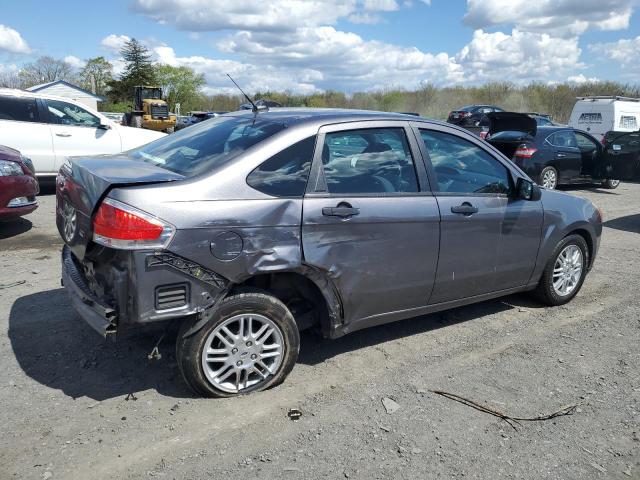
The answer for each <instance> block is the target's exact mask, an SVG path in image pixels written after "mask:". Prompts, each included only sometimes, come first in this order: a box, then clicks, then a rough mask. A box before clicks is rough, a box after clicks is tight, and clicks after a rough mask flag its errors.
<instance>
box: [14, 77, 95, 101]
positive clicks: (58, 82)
mask: <svg viewBox="0 0 640 480" xmlns="http://www.w3.org/2000/svg"><path fill="white" fill-rule="evenodd" d="M54 85H65V86H67V87H69V88H73V89H74V90H78V91H79V92H82V93H84V94H86V95H88V96H90V97H93V98H95V99H96V100H98V101H99V102H104V100H105V99H104V97H101V96H100V95H96V94H95V93H91V92H90V91H89V90H85V89H84V88H82V87H79V86H78V85H74V84H73V83H69V82H66V81H64V80H56V81H54V82H47V83H41V84H40V85H34V86H33V87H29V88H27V89H26V90H28V91H29V92H40V91H42V90H45V89H47V88H49V87H52V86H54Z"/></svg>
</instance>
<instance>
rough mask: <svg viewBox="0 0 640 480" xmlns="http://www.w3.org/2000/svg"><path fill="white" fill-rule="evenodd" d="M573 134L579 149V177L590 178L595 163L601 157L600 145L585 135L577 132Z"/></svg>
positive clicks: (601, 149)
mask: <svg viewBox="0 0 640 480" xmlns="http://www.w3.org/2000/svg"><path fill="white" fill-rule="evenodd" d="M574 133H575V136H576V140H577V142H578V148H579V149H580V156H581V157H582V169H581V170H580V175H582V176H592V175H593V173H594V171H595V168H596V162H597V161H598V159H599V158H600V157H601V156H602V153H603V150H604V149H603V148H602V144H601V143H600V142H598V141H597V140H596V139H595V138H593V137H592V136H591V135H589V134H587V133H584V132H579V131H575V132H574Z"/></svg>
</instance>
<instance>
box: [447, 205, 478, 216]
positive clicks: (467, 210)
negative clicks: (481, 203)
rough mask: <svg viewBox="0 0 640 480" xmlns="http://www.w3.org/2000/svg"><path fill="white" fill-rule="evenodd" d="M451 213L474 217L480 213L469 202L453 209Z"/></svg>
mask: <svg viewBox="0 0 640 480" xmlns="http://www.w3.org/2000/svg"><path fill="white" fill-rule="evenodd" d="M451 213H461V214H462V215H473V214H474V213H478V207H474V206H473V205H471V204H470V203H469V202H464V203H463V204H462V205H458V206H457V207H451Z"/></svg>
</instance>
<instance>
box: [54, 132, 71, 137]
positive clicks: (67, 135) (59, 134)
mask: <svg viewBox="0 0 640 480" xmlns="http://www.w3.org/2000/svg"><path fill="white" fill-rule="evenodd" d="M56 136H57V137H70V136H71V134H70V133H66V132H59V133H56Z"/></svg>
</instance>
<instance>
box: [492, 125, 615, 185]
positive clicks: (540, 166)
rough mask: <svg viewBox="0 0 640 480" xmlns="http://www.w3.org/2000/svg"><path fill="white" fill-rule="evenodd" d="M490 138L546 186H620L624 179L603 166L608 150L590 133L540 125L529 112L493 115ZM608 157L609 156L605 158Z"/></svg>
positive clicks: (569, 128) (517, 163) (532, 176)
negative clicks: (621, 180) (609, 174)
mask: <svg viewBox="0 0 640 480" xmlns="http://www.w3.org/2000/svg"><path fill="white" fill-rule="evenodd" d="M488 119H489V121H490V127H489V132H488V135H487V138H486V140H487V141H488V142H489V143H490V144H492V145H493V146H494V147H496V148H497V149H498V150H500V151H501V152H502V153H503V154H504V155H506V156H507V157H508V158H510V159H512V161H513V162H514V163H515V164H516V165H518V167H520V168H521V169H522V170H523V171H524V172H525V173H526V174H527V175H529V176H530V177H531V178H532V179H533V180H535V181H536V182H538V184H539V185H542V186H543V187H546V188H549V189H554V188H556V187H557V186H558V185H560V184H568V183H590V182H591V183H598V184H601V185H602V186H603V187H605V188H611V189H612V188H616V187H617V186H618V185H620V180H616V179H613V178H608V177H606V176H603V175H604V172H605V171H606V170H605V169H604V168H603V166H604V165H605V163H606V162H605V160H607V161H608V160H609V157H607V150H606V149H605V146H604V145H602V144H601V143H600V142H598V140H596V138H595V137H593V136H592V135H590V134H589V133H587V132H585V131H582V130H578V129H575V128H571V127H567V126H544V127H541V126H538V125H537V122H536V120H535V119H534V118H532V117H531V116H529V115H527V114H520V113H512V112H503V113H500V114H497V113H494V114H489V115H488ZM605 157H606V158H605Z"/></svg>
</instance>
